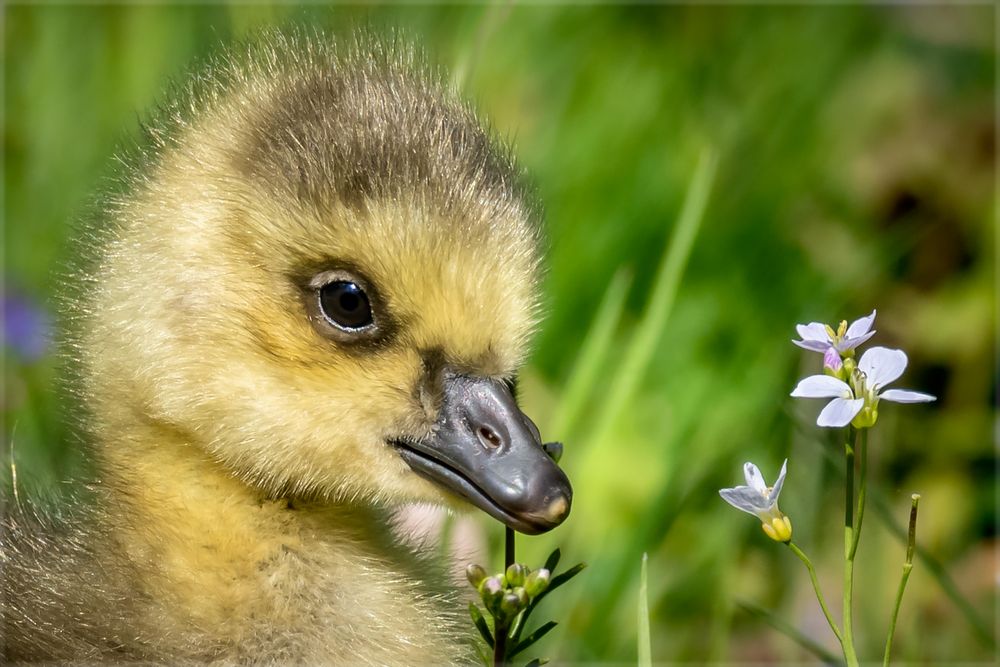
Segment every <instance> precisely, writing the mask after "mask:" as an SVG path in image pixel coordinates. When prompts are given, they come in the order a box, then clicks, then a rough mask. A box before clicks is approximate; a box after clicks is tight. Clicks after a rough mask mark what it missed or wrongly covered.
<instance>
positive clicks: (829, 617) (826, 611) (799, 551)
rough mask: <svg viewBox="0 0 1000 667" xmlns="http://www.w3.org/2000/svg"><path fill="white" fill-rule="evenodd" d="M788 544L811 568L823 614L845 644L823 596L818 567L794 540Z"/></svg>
mask: <svg viewBox="0 0 1000 667" xmlns="http://www.w3.org/2000/svg"><path fill="white" fill-rule="evenodd" d="M787 544H788V548H789V549H791V550H792V553H793V554H795V555H796V556H798V557H799V560H800V561H802V562H803V563H805V566H806V569H807V570H809V579H810V581H812V585H813V590H814V591H816V599H817V600H819V606H820V607H821V608H822V609H823V615H824V616H826V622H827V623H829V624H830V629H831V630H833V634H835V635H836V636H837V641H839V642H840V645H841V646H843V645H844V637H843V635H841V634H840V628H838V627H837V623H836V621H834V620H833V615H832V614H831V613H830V610H829V609H828V608H827V606H826V599H825V598H824V597H823V591H822V590H821V589H820V587H819V579H818V578H817V577H816V568H814V567H813V564H812V561H811V560H809V556H806V555H805V553H804V552H803V551H802V549H799V547H798V546H796V544H795V543H794V542H787Z"/></svg>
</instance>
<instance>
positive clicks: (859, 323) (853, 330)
mask: <svg viewBox="0 0 1000 667" xmlns="http://www.w3.org/2000/svg"><path fill="white" fill-rule="evenodd" d="M874 323H875V311H874V310H873V311H872V314H871V315H869V316H868V317H861V318H859V319H856V320H854V321H853V322H851V326H849V327H847V334H846V335H845V336H844V338H858V337H860V336H864V335H865V334H866V333H868V332H872V333H875V332H874V331H872V330H871V329H872V324H874Z"/></svg>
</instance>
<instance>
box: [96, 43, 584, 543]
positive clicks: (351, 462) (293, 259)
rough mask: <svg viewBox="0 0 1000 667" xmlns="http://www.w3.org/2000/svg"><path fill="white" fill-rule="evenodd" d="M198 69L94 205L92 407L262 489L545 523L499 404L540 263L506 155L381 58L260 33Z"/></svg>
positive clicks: (456, 109) (510, 404) (525, 337)
mask: <svg viewBox="0 0 1000 667" xmlns="http://www.w3.org/2000/svg"><path fill="white" fill-rule="evenodd" d="M196 80H198V81H199V82H198V83H196V84H195V85H194V86H193V88H192V91H191V92H190V94H188V95H186V96H185V97H184V101H183V102H177V103H174V104H172V105H170V106H169V107H168V108H167V109H166V110H165V111H164V113H163V116H164V121H162V122H159V123H156V124H154V125H153V127H152V128H151V129H150V134H151V136H152V137H153V141H154V144H155V145H156V150H155V151H154V152H153V154H151V155H150V156H148V157H147V159H146V160H145V161H144V167H143V168H142V170H141V171H140V172H139V173H137V174H136V177H135V178H134V179H133V182H132V187H131V189H130V194H128V195H127V196H125V197H123V198H122V199H121V200H120V201H119V202H118V203H117V204H116V205H115V206H113V207H112V209H111V211H110V213H109V218H110V224H111V231H110V233H109V234H108V235H107V240H106V241H105V242H104V243H103V244H102V248H103V250H102V252H101V256H100V259H99V263H98V268H97V269H96V270H95V272H94V278H95V280H94V281H93V284H94V288H93V289H94V290H95V296H94V297H93V299H91V300H90V304H89V306H88V310H89V316H88V318H87V322H88V323H87V332H86V334H85V336H84V339H83V341H84V357H85V361H86V368H87V372H88V373H89V375H90V378H91V379H90V384H89V388H90V391H91V394H92V396H91V398H92V400H93V401H95V403H96V406H97V407H96V411H97V414H98V418H99V419H103V420H104V421H106V422H107V424H108V425H109V426H111V427H115V426H120V425H121V424H124V423H127V422H128V420H130V419H136V418H138V419H140V420H141V421H143V422H144V423H148V424H153V425H154V426H155V427H157V428H162V429H166V430H167V431H169V432H170V433H172V434H175V435H176V434H180V436H181V438H182V439H183V440H184V441H185V442H187V443H189V444H191V445H193V446H195V447H198V448H200V449H201V450H203V451H204V452H207V453H208V454H209V455H210V456H211V457H213V458H214V459H215V460H217V461H218V462H219V463H221V464H222V465H223V466H225V467H226V468H227V469H228V470H229V471H231V472H232V473H233V474H235V475H237V476H239V477H240V478H241V479H243V480H244V481H245V482H246V483H247V484H249V485H252V486H254V487H256V488H259V489H260V490H261V491H262V492H263V493H267V494H274V495H278V494H291V495H306V496H312V497H319V498H326V499H329V500H336V501H351V500H357V501H360V502H379V501H407V500H429V501H436V502H449V501H450V500H453V499H454V498H455V497H456V496H458V497H462V498H464V499H466V500H468V501H470V502H472V503H473V504H474V505H476V506H478V507H480V508H482V509H483V510H485V511H486V512H488V513H489V514H491V515H493V516H494V517H496V518H498V519H500V520H501V521H504V522H505V523H507V524H508V525H510V526H512V527H514V528H516V529H518V530H521V531H523V532H541V531H544V530H547V529H549V528H551V527H553V526H555V525H557V524H559V523H561V522H562V520H563V519H564V518H565V516H566V515H567V513H568V511H569V506H570V501H571V490H570V486H569V482H568V480H567V479H566V477H565V475H564V474H563V473H562V472H561V471H560V470H559V468H558V467H557V466H556V465H555V464H554V463H552V462H551V461H550V460H549V458H548V457H547V456H546V454H545V453H544V451H543V450H542V448H541V443H540V440H539V433H538V430H537V429H536V428H535V426H534V424H532V422H531V420H530V419H528V418H527V417H526V416H525V415H524V414H523V413H522V412H521V411H520V409H519V408H518V407H517V405H516V402H515V400H514V397H513V395H512V387H513V385H514V382H515V381H516V377H517V372H518V369H519V368H520V366H521V365H522V363H523V362H524V359H525V355H526V349H527V344H528V341H529V338H530V337H531V335H532V330H533V328H534V326H535V324H536V317H537V314H538V303H539V295H538V271H539V252H538V227H537V225H538V222H537V219H536V209H535V207H534V205H533V203H532V201H531V198H530V196H529V195H528V194H527V193H526V191H525V189H524V187H523V185H522V175H521V173H520V171H519V169H518V167H517V166H516V164H515V163H514V161H513V159H512V157H511V155H510V152H509V151H508V149H507V148H506V147H504V146H503V145H501V144H500V143H499V142H498V141H497V139H496V138H495V137H494V136H493V135H492V134H491V133H490V132H488V131H487V130H485V129H484V128H483V125H482V123H481V122H480V121H479V120H478V119H477V118H476V116H475V115H474V114H473V112H472V111H470V109H469V108H468V107H467V106H465V105H463V104H462V103H460V102H459V101H457V100H456V99H455V97H454V96H453V95H452V94H450V93H449V92H448V91H447V90H446V89H445V88H444V86H443V85H442V84H440V83H439V82H438V79H437V78H436V77H434V76H432V75H431V74H429V73H428V71H427V69H426V68H425V67H423V66H421V65H420V64H419V63H418V59H417V58H415V57H414V56H413V55H412V54H411V53H410V52H408V51H407V50H406V49H401V48H398V47H386V46H383V45H379V44H377V43H367V44H364V45H355V46H352V47H350V48H348V49H338V48H335V47H332V46H330V45H328V44H327V43H325V42H324V41H323V40H322V39H318V38H303V37H301V36H299V37H293V38H289V37H268V38H266V39H265V40H263V41H262V42H261V43H260V44H258V45H257V46H253V47H250V48H248V49H247V50H246V53H243V54H241V55H229V56H226V57H224V58H220V59H218V60H217V61H216V62H214V63H213V64H212V65H211V66H210V67H209V68H208V71H207V72H206V73H203V74H202V75H200V76H199V77H196ZM139 446H140V447H142V446H156V445H155V444H147V445H143V444H140V445H139Z"/></svg>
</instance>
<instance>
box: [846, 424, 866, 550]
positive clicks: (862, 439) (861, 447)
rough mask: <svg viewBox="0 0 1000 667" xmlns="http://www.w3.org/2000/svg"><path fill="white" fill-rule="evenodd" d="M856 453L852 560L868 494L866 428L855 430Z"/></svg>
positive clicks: (863, 518) (859, 534) (858, 539)
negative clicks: (856, 508) (855, 510)
mask: <svg viewBox="0 0 1000 667" xmlns="http://www.w3.org/2000/svg"><path fill="white" fill-rule="evenodd" d="M856 442H857V444H858V451H857V455H858V458H859V459H860V465H859V468H860V470H859V473H858V514H857V520H856V521H855V523H854V541H853V542H852V543H851V554H850V559H851V560H854V556H855V554H857V552H858V542H859V541H861V523H862V522H863V521H864V520H865V498H866V497H867V496H868V493H867V491H868V429H867V428H861V429H858V430H857V436H856Z"/></svg>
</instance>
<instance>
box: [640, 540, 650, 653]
mask: <svg viewBox="0 0 1000 667" xmlns="http://www.w3.org/2000/svg"><path fill="white" fill-rule="evenodd" d="M648 560H649V556H648V555H647V554H643V555H642V569H641V570H640V573H639V617H638V622H639V667H652V665H653V648H652V646H651V644H650V641H649V600H648V590H649V589H648V586H647V575H646V569H647V568H646V564H647V561H648Z"/></svg>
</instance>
